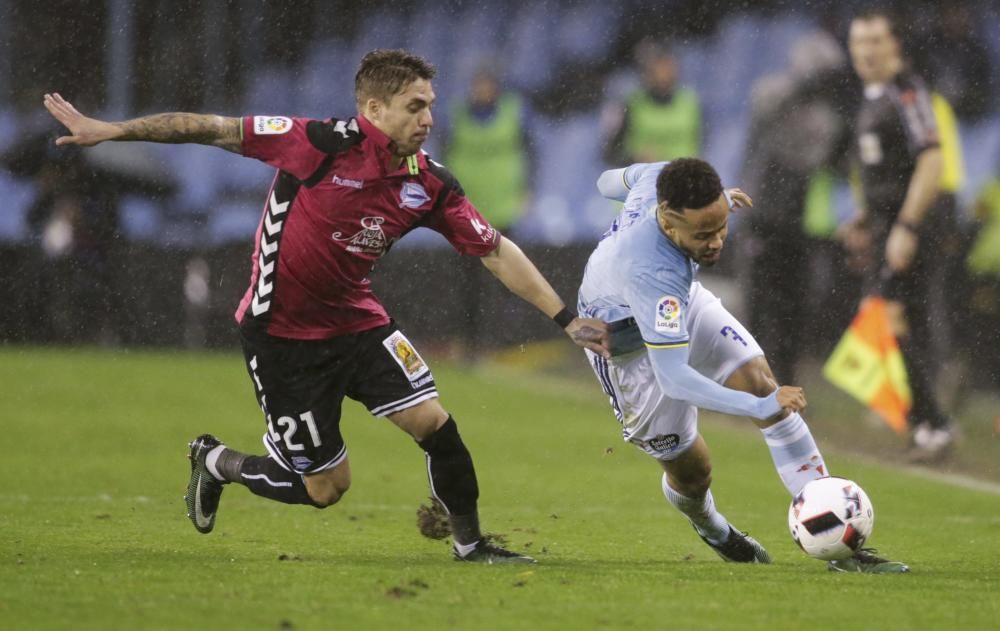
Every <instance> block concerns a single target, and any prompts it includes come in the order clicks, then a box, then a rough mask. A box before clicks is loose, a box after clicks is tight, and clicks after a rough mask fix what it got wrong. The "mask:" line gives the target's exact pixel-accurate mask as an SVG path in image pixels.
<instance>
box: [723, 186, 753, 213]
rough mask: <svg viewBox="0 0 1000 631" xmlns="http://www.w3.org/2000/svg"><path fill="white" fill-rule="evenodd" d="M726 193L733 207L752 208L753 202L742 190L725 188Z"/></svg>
mask: <svg viewBox="0 0 1000 631" xmlns="http://www.w3.org/2000/svg"><path fill="white" fill-rule="evenodd" d="M726 193H728V194H729V199H731V200H733V207H735V208H753V200H752V199H750V196H749V195H747V194H746V193H744V192H743V191H742V190H740V189H738V188H727V189H726Z"/></svg>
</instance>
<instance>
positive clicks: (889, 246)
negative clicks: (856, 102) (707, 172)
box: [844, 10, 954, 457]
mask: <svg viewBox="0 0 1000 631" xmlns="http://www.w3.org/2000/svg"><path fill="white" fill-rule="evenodd" d="M896 29H897V25H896V24H895V23H894V21H893V17H892V16H891V15H890V14H889V13H887V12H884V11H881V10H873V11H869V12H865V13H861V14H859V15H858V16H857V17H855V18H854V19H853V20H852V21H851V26H850V34H849V37H848V42H849V47H850V54H851V60H852V62H853V65H854V69H855V71H856V72H857V74H858V77H859V78H860V79H861V81H862V83H863V84H864V98H863V101H862V104H861V107H860V109H859V112H858V118H857V123H856V129H855V133H856V145H855V147H854V156H855V164H856V168H857V170H858V174H859V180H860V199H859V201H860V205H859V208H858V209H857V213H856V215H855V217H854V218H853V219H852V220H851V222H850V223H849V224H848V225H847V226H846V229H845V232H844V234H845V242H846V244H847V246H848V247H849V248H850V249H851V250H853V251H854V252H855V253H859V254H860V255H861V256H862V257H863V258H864V259H865V273H866V281H867V282H866V291H867V292H868V293H880V294H882V295H883V296H884V297H885V299H886V300H887V301H888V306H889V313H890V318H891V319H892V321H893V329H894V331H895V332H896V335H897V338H898V340H899V346H900V350H901V351H902V353H903V358H904V361H905V364H906V369H907V375H908V378H909V383H910V389H911V392H912V398H913V404H912V408H911V409H910V413H909V417H908V419H907V421H908V424H909V427H910V429H911V432H912V440H913V446H914V448H915V450H917V451H916V452H915V453H914V456H918V457H923V456H927V457H936V456H938V455H940V454H942V453H943V452H944V451H945V450H946V449H947V448H948V447H950V446H951V444H952V443H953V441H954V429H953V424H952V422H951V419H950V418H949V416H948V414H947V413H946V412H945V410H944V409H943V406H942V405H941V402H940V400H939V397H938V395H937V393H936V389H935V386H936V384H937V374H938V370H937V369H938V363H939V359H940V358H939V357H937V356H935V353H934V348H933V344H932V340H933V339H934V338H935V329H937V328H939V327H940V326H941V323H940V322H939V321H934V322H932V313H931V305H932V304H933V302H934V296H933V295H932V292H931V289H932V285H933V274H934V272H935V270H936V269H939V268H940V266H939V265H937V263H938V261H939V257H940V256H941V255H942V252H941V245H942V241H941V239H940V236H941V234H942V233H941V226H942V222H946V221H947V220H948V218H947V213H946V212H943V211H942V210H941V208H940V207H938V206H937V203H938V201H939V197H940V193H941V182H942V177H943V173H944V170H945V167H944V159H943V156H942V149H941V142H940V139H939V134H938V126H937V123H936V121H935V115H934V110H933V107H932V105H931V94H930V92H929V91H928V90H927V88H926V86H925V84H924V82H923V80H922V79H921V78H920V77H919V76H917V75H916V74H915V73H913V72H912V71H911V70H910V69H909V68H908V67H907V66H906V64H905V62H904V57H903V50H902V42H901V40H900V37H899V34H898V32H897V30H896ZM945 315H946V314H945Z"/></svg>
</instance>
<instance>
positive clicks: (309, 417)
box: [267, 412, 323, 451]
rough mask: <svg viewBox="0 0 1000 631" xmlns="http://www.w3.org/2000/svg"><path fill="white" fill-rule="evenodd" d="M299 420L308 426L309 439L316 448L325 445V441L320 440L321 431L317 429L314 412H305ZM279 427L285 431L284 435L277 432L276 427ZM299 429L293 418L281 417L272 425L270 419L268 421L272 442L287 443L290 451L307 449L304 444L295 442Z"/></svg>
mask: <svg viewBox="0 0 1000 631" xmlns="http://www.w3.org/2000/svg"><path fill="white" fill-rule="evenodd" d="M299 419H301V420H302V422H303V423H305V424H306V427H307V428H308V429H309V437H310V438H311V439H312V443H313V446H314V447H319V446H320V445H322V444H323V441H321V440H320V438H319V430H318V429H316V419H315V418H313V413H312V412H303V413H302V414H299ZM275 425H277V426H278V427H280V428H283V429H284V430H285V432H284V434H279V433H278V432H276V431H275V429H274V426H275ZM298 429H299V423H298V421H296V420H295V419H294V418H292V417H291V416H279V417H278V420H277V421H275V422H274V423H271V419H270V417H269V418H268V419H267V431H268V433H269V434H271V440H273V441H274V442H275V443H278V442H281V441H282V440H284V441H285V447H287V448H288V450H289V451H302V450H304V449H305V445H303V444H302V443H297V442H295V439H294V437H295V432H296V431H298Z"/></svg>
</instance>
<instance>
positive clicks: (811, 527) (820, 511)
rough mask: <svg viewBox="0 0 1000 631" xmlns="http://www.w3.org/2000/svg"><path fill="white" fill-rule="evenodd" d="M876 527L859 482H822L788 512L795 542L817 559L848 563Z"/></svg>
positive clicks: (797, 499)
mask: <svg viewBox="0 0 1000 631" xmlns="http://www.w3.org/2000/svg"><path fill="white" fill-rule="evenodd" d="M874 525H875V509H874V508H872V503H871V500H869V499H868V495H867V494H866V493H865V491H864V489H862V488H861V487H860V486H858V484H857V483H856V482H853V481H851V480H847V479H845V478H834V477H829V478H820V479H819V480H813V481H811V482H809V483H808V484H806V485H805V486H804V487H802V490H801V491H800V492H799V494H798V495H796V496H795V499H793V500H792V505H791V506H790V507H789V508H788V529H789V530H790V531H791V533H792V539H795V542H796V543H798V544H799V546H800V547H801V548H802V549H803V550H805V553H806V554H808V555H809V556H811V557H814V558H817V559H823V560H824V561H829V560H831V559H846V558H848V557H850V556H851V555H853V554H854V553H855V552H856V551H857V550H859V549H860V548H861V546H863V545H864V543H865V541H866V540H867V539H868V537H869V536H870V535H871V534H872V527H873V526H874Z"/></svg>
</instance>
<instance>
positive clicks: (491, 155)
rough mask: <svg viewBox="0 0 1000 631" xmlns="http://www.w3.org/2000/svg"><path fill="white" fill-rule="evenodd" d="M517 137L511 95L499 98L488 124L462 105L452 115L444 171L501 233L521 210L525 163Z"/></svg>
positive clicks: (517, 102) (516, 109)
mask: <svg viewBox="0 0 1000 631" xmlns="http://www.w3.org/2000/svg"><path fill="white" fill-rule="evenodd" d="M521 134H522V129H521V99H520V98H519V97H517V96H515V95H513V94H505V95H503V96H501V97H500V100H499V101H498V102H497V111H496V113H495V114H494V116H493V117H492V118H491V119H490V120H488V121H485V122H480V121H479V120H477V119H476V118H475V117H473V116H472V114H471V112H470V111H469V106H468V105H467V104H462V105H461V106H459V107H457V108H456V109H455V110H454V112H453V115H452V126H451V139H450V140H449V143H448V156H447V164H448V169H449V170H451V172H452V173H453V174H454V175H455V177H456V178H458V181H459V182H460V183H461V184H462V188H463V189H465V195H466V197H468V198H469V200H471V201H472V203H473V204H474V205H475V206H476V208H477V209H478V210H479V212H481V213H482V214H483V216H484V217H486V219H487V220H489V222H490V223H491V224H493V225H494V226H496V227H497V228H500V229H501V230H504V229H506V228H509V227H510V226H511V225H512V224H513V223H514V222H515V221H516V220H517V218H518V217H519V216H520V215H521V212H522V211H523V208H522V204H523V201H524V195H525V190H524V188H525V181H526V177H525V169H526V160H525V156H524V147H523V143H522V141H521Z"/></svg>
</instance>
